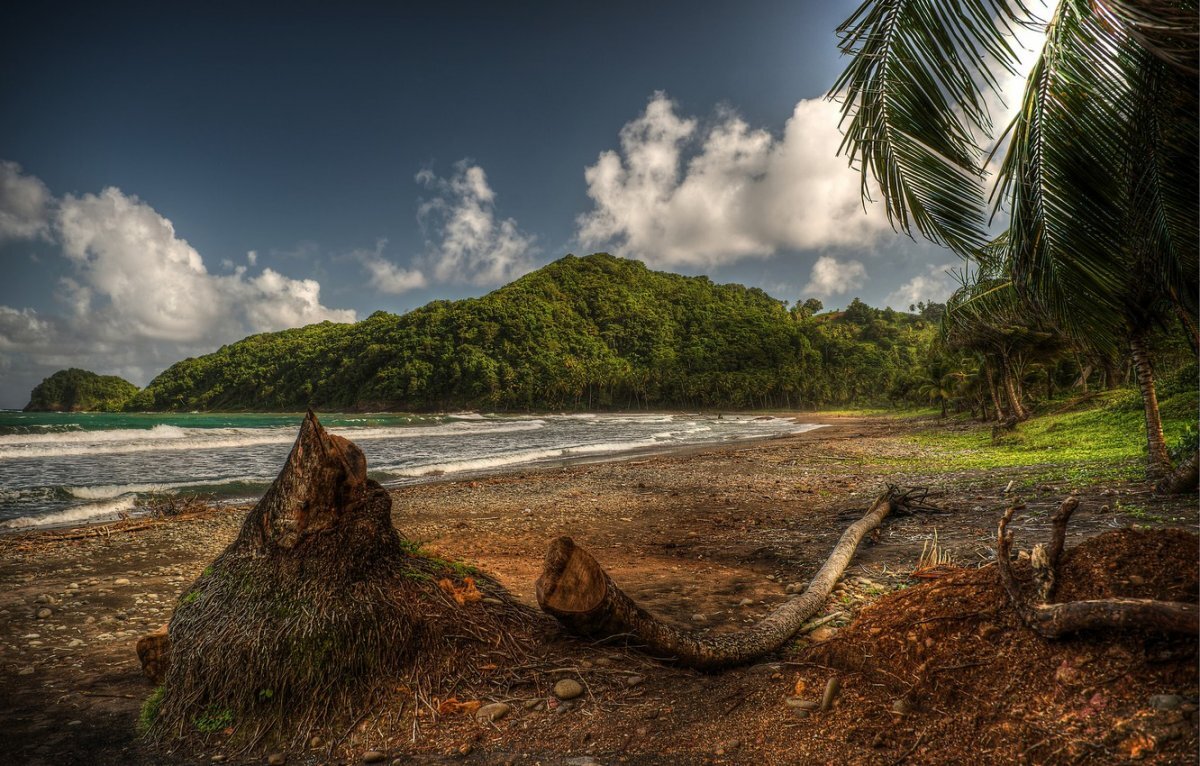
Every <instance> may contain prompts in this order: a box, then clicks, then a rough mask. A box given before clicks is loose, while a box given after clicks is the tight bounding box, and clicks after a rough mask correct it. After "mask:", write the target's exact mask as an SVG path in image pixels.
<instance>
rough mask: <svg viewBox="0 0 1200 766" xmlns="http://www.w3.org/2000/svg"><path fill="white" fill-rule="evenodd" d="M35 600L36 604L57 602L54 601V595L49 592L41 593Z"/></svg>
mask: <svg viewBox="0 0 1200 766" xmlns="http://www.w3.org/2000/svg"><path fill="white" fill-rule="evenodd" d="M33 601H34V603H35V604H53V603H56V602H55V601H54V596H51V595H50V594H49V593H43V594H42V595H40V596H38V597H37V598H35V599H34V600H33Z"/></svg>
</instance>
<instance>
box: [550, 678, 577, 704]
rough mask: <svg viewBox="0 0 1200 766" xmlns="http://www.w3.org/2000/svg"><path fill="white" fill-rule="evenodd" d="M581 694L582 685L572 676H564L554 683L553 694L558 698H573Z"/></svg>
mask: <svg viewBox="0 0 1200 766" xmlns="http://www.w3.org/2000/svg"><path fill="white" fill-rule="evenodd" d="M580 694H583V686H582V685H581V684H580V683H579V682H578V681H576V680H575V679H574V678H564V679H562V680H561V681H559V682H558V683H556V684H554V696H555V697H558V698H559V699H560V700H573V699H575V698H576V697H578V696H579V695H580Z"/></svg>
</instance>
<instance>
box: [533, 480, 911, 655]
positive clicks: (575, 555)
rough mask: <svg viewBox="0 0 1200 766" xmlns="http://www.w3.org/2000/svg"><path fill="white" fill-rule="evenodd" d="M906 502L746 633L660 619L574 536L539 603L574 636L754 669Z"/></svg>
mask: <svg viewBox="0 0 1200 766" xmlns="http://www.w3.org/2000/svg"><path fill="white" fill-rule="evenodd" d="M902 497H903V496H902V495H901V494H900V493H899V492H898V491H897V490H895V489H889V490H888V491H887V492H886V493H884V494H883V495H880V496H879V498H878V499H877V500H876V501H875V502H874V504H872V506H871V508H870V510H868V511H867V513H866V515H865V516H863V517H862V518H861V519H859V520H858V521H856V522H854V523H853V524H851V525H850V527H849V528H848V529H847V530H846V531H845V533H844V534H843V535H842V538H841V539H840V540H839V541H838V543H837V545H836V546H835V547H834V549H833V552H832V553H831V554H830V555H829V558H828V559H826V561H825V563H824V565H823V566H822V567H821V569H820V570H819V571H818V572H817V574H816V575H815V576H814V577H813V579H812V582H811V583H810V584H809V586H808V589H807V590H805V591H804V592H803V593H802V594H800V595H798V596H795V597H794V598H792V599H791V600H789V601H787V602H786V603H784V604H783V605H782V606H780V607H779V608H777V609H776V610H775V611H774V612H772V613H771V614H769V615H767V616H766V617H765V618H763V619H762V620H761V621H759V622H758V623H757V624H756V625H754V626H753V627H751V628H748V629H746V630H744V631H740V632H738V633H732V634H727V635H719V636H707V635H701V634H698V633H696V632H695V631H690V630H686V629H682V628H679V627H676V626H674V625H672V624H670V623H667V622H664V621H663V620H661V619H659V618H657V617H655V616H654V615H652V614H650V613H649V612H647V611H646V610H645V609H643V608H642V607H640V606H638V605H637V603H635V602H634V601H633V599H631V598H629V596H627V595H626V594H625V593H624V592H623V591H622V590H621V589H620V588H619V587H617V584H616V583H614V582H613V581H612V578H611V577H609V576H608V574H607V573H606V572H605V571H604V569H603V567H601V566H600V564H599V562H597V561H596V559H595V558H593V557H592V556H591V554H589V553H588V552H587V551H585V550H584V549H583V548H580V547H579V546H578V545H576V544H575V543H574V542H573V541H572V540H571V538H569V537H560V538H558V539H557V540H555V541H554V542H553V543H551V545H550V550H549V551H548V552H547V553H546V561H545V565H544V567H543V570H542V574H541V576H540V577H539V578H538V580H537V600H538V604H539V605H540V606H541V608H542V610H543V611H545V612H546V613H547V614H550V615H552V616H554V617H555V618H556V619H557V620H558V621H559V622H560V623H562V624H563V625H564V626H565V627H566V628H567V629H568V630H569V631H571V632H573V633H576V634H579V635H583V636H589V637H594V638H612V637H626V638H627V639H628V640H629V641H630V643H631V644H632V645H634V646H636V647H638V648H640V649H642V650H643V651H645V652H647V653H649V654H652V655H654V656H656V657H663V658H669V659H671V660H673V661H674V662H676V663H678V664H680V665H684V666H686V667H691V668H696V669H700V670H718V669H721V668H726V667H731V666H734V665H739V664H742V663H746V662H749V661H751V660H754V659H756V658H758V657H761V656H763V655H764V654H768V653H770V652H773V651H776V650H777V649H779V648H780V647H782V646H783V645H784V644H786V643H787V642H788V641H789V640H790V639H791V638H792V636H794V635H795V634H796V632H797V631H798V630H799V629H800V628H801V626H803V624H804V622H805V621H806V620H807V619H808V618H809V617H811V616H812V615H813V614H815V613H816V612H817V610H818V609H820V608H821V606H822V604H824V603H825V599H826V598H827V597H828V596H829V593H830V592H831V591H832V590H833V586H834V585H835V584H836V583H837V581H838V578H839V577H841V575H842V572H844V571H845V569H846V567H847V566H848V565H849V563H850V560H851V559H852V558H853V557H854V552H855V551H856V550H857V548H858V545H859V543H860V542H861V541H862V539H863V537H864V536H865V535H866V534H867V533H869V532H870V531H871V530H873V529H875V528H876V527H878V526H879V525H880V523H882V521H883V520H884V519H885V518H886V517H887V515H888V514H889V513H891V512H892V511H893V509H895V508H896V507H897V506H898V504H900V503H901V502H902Z"/></svg>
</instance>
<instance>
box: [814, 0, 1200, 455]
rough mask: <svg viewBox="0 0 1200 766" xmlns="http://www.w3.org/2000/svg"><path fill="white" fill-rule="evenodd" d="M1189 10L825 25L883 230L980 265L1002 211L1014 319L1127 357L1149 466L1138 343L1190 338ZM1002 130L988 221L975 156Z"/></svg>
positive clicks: (907, 6)
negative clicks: (1012, 89) (1019, 78)
mask: <svg viewBox="0 0 1200 766" xmlns="http://www.w3.org/2000/svg"><path fill="white" fill-rule="evenodd" d="M1197 15H1198V14H1197V5H1196V2H1195V1H1194V0H1183V1H1176V2H1170V1H1169V0H1141V2H1134V1H1133V0H1061V1H1060V2H1059V3H1058V5H1057V7H1055V8H1054V9H1053V10H1052V12H1051V13H1050V15H1049V18H1048V20H1045V21H1039V20H1038V19H1036V18H1035V17H1034V15H1033V14H1032V13H1031V12H1030V10H1029V9H1028V8H1027V7H1026V6H1025V5H1024V3H1023V2H1022V0H958V1H957V2H949V1H947V0H866V2H864V3H863V4H862V5H861V6H860V7H859V8H858V10H857V11H855V13H854V14H853V15H852V16H851V17H850V18H849V19H847V21H846V22H845V23H844V24H842V26H841V27H839V29H838V32H839V35H840V36H841V43H840V48H841V50H842V51H843V52H844V53H846V54H849V55H850V57H851V60H850V63H849V65H848V66H847V68H846V70H845V72H843V74H842V75H841V77H840V78H839V79H838V80H837V82H836V84H835V85H834V88H833V90H832V91H831V94H830V95H831V96H832V97H836V98H840V99H842V114H843V126H844V128H845V139H844V142H843V146H842V151H843V153H845V154H847V155H848V156H849V159H850V161H851V163H858V164H859V166H860V169H861V172H862V179H863V181H862V182H863V194H864V198H866V197H869V195H870V191H871V189H872V182H873V183H875V184H878V189H879V193H880V195H881V196H882V199H883V202H884V205H885V209H886V211H887V214H888V217H889V220H890V221H891V222H892V225H893V227H894V228H896V229H898V230H900V231H903V232H905V233H908V234H910V235H911V234H912V230H913V229H914V228H915V229H916V230H917V232H919V233H920V234H921V235H922V236H924V237H926V238H927V239H930V240H931V241H934V242H937V243H939V244H942V245H944V246H946V247H949V248H950V249H952V250H954V251H955V252H957V253H958V254H959V255H961V256H963V257H965V258H968V259H979V258H981V257H983V258H988V257H994V255H995V253H989V252H988V251H989V248H986V247H985V245H987V243H988V241H989V239H990V237H989V233H988V231H987V224H988V222H989V212H990V215H991V216H992V217H995V216H996V215H997V213H999V214H1001V216H1007V224H1006V226H1005V228H1004V236H1003V242H1002V244H1003V248H1002V251H1003V252H1002V257H1001V258H1000V260H1001V261H1002V262H1003V264H1004V267H1003V270H1002V274H1001V275H1000V277H999V278H1000V279H1001V280H1002V281H1006V282H1007V283H1009V284H1011V286H1012V289H1013V291H1014V293H1015V295H1016V296H1017V297H1018V298H1019V299H1020V300H1021V301H1022V303H1023V304H1024V305H1025V306H1026V308H1027V310H1031V311H1034V312H1037V313H1038V314H1040V315H1042V316H1043V317H1045V318H1046V319H1049V320H1052V321H1053V323H1054V324H1055V325H1057V326H1058V327H1061V328H1062V329H1063V330H1065V331H1066V332H1068V333H1069V334H1070V335H1071V336H1072V337H1073V338H1074V339H1075V340H1076V342H1077V343H1080V344H1085V345H1087V346H1090V347H1092V348H1095V349H1098V350H1100V351H1102V352H1111V351H1112V350H1114V349H1117V348H1119V347H1125V348H1127V349H1128V350H1129V351H1130V353H1131V355H1132V357H1133V360H1134V364H1135V366H1136V368H1137V373H1138V381H1139V386H1140V388H1141V390H1142V394H1143V402H1144V405H1145V414H1146V425H1147V445H1148V452H1149V454H1150V470H1151V473H1152V474H1159V473H1162V472H1164V471H1166V470H1168V469H1169V467H1170V460H1169V457H1167V453H1166V451H1165V445H1164V443H1163V439H1162V424H1161V418H1160V417H1159V414H1158V406H1157V401H1156V399H1155V396H1154V375H1153V368H1152V365H1151V360H1150V356H1149V352H1148V350H1147V344H1146V336H1147V334H1148V332H1149V330H1150V328H1151V327H1153V326H1154V325H1155V324H1156V323H1162V322H1164V321H1165V319H1166V318H1167V317H1170V316H1175V317H1177V318H1178V319H1179V320H1180V324H1181V325H1182V327H1183V328H1184V330H1185V331H1186V332H1187V333H1188V334H1189V340H1190V341H1191V342H1192V344H1193V348H1195V347H1196V344H1197V335H1196V327H1197V321H1196V316H1197V309H1198V307H1197V293H1198V291H1200V278H1198V273H1197V272H1198V265H1197V261H1198V259H1197V251H1198V247H1197V230H1198V229H1200V220H1198V216H1197V211H1198V208H1200V200H1198V195H1197V188H1198V180H1200V176H1198V173H1197V147H1198V144H1200V142H1198V139H1197V136H1198V132H1200V128H1198V124H1200V109H1198V106H1197V90H1198V88H1200V81H1198V78H1197V72H1198V67H1197V40H1198V23H1197ZM1036 25H1041V26H1042V27H1043V29H1044V32H1045V43H1044V45H1043V47H1042V49H1041V51H1040V54H1039V55H1038V57H1037V59H1036V61H1035V62H1034V66H1033V68H1032V70H1031V72H1030V74H1029V77H1028V79H1027V80H1026V86H1025V92H1024V95H1023V97H1022V100H1021V104H1020V111H1019V113H1018V114H1017V116H1016V118H1015V119H1014V121H1013V122H1012V124H1011V125H1010V126H1009V127H1008V128H1007V130H1005V131H1003V132H1002V133H999V134H998V133H997V131H995V130H994V128H993V126H992V123H991V115H990V114H989V112H988V109H987V107H986V103H987V95H988V93H989V92H991V91H996V90H997V89H998V80H999V77H1000V76H1001V75H1002V74H1003V73H1004V72H1006V71H1007V72H1010V73H1012V72H1015V68H1016V65H1017V64H1018V52H1017V47H1018V46H1017V45H1016V43H1015V39H1016V35H1015V32H1016V30H1017V29H1019V28H1021V27H1023V26H1036ZM1003 138H1007V140H1008V147H1007V150H1006V154H1005V156H1004V160H1003V163H1002V164H1001V166H1000V170H999V174H998V176H997V179H996V182H995V185H994V186H993V188H992V191H991V197H992V199H991V205H990V207H991V209H990V211H989V209H988V208H989V205H988V203H987V200H986V199H985V188H984V181H985V170H984V169H985V165H986V160H987V159H988V156H989V155H988V154H987V151H986V150H987V147H989V146H996V145H998V144H999V143H1000V142H1001V141H1000V139H1003ZM993 249H994V248H993Z"/></svg>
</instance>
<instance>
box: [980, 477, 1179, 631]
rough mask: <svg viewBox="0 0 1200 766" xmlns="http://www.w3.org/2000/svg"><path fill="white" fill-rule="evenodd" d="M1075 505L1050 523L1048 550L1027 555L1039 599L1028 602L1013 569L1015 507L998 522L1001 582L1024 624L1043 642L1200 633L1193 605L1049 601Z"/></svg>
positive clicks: (1148, 601)
mask: <svg viewBox="0 0 1200 766" xmlns="http://www.w3.org/2000/svg"><path fill="white" fill-rule="evenodd" d="M1077 507H1079V501H1078V500H1077V499H1076V498H1074V497H1068V498H1067V499H1066V500H1065V501H1063V504H1062V506H1061V507H1060V508H1059V509H1058V511H1057V512H1056V513H1055V515H1054V518H1053V520H1052V528H1053V532H1052V536H1051V541H1050V547H1049V548H1048V549H1046V548H1042V547H1041V546H1038V549H1035V551H1034V554H1033V555H1032V556H1031V557H1030V559H1031V562H1032V564H1033V568H1034V580H1035V582H1036V583H1037V592H1038V598H1037V600H1036V601H1030V600H1027V599H1026V598H1025V597H1024V596H1023V595H1022V593H1021V586H1020V584H1019V583H1018V582H1017V578H1016V576H1015V575H1014V574H1013V571H1012V532H1010V531H1009V529H1008V524H1009V522H1010V521H1012V517H1013V513H1014V512H1015V511H1016V508H1015V507H1010V508H1009V509H1008V510H1007V511H1005V512H1004V516H1002V517H1001V519H1000V527H999V532H998V535H997V540H996V565H997V567H998V568H999V570H1000V582H1001V583H1002V584H1003V585H1004V590H1005V591H1006V592H1007V593H1008V597H1009V599H1010V600H1011V601H1012V603H1013V606H1015V607H1016V608H1017V611H1018V612H1020V614H1021V619H1022V620H1024V621H1025V624H1026V625H1028V626H1029V627H1030V628H1032V629H1033V630H1034V631H1036V632H1037V633H1039V634H1041V635H1042V636H1045V637H1046V638H1059V637H1061V636H1065V635H1068V634H1071V633H1077V632H1079V631H1081V630H1096V629H1110V630H1111V629H1139V630H1150V631H1159V632H1163V633H1183V634H1187V635H1192V636H1195V635H1197V634H1200V610H1198V609H1197V606H1196V605H1195V604H1188V603H1182V602H1176V601H1156V600H1154V599H1148V598H1111V599H1094V600H1088V601H1071V602H1068V603H1064V604H1053V603H1047V602H1048V601H1049V599H1051V598H1053V595H1054V588H1055V585H1056V584H1057V576H1058V565H1059V559H1060V557H1061V554H1062V549H1063V543H1064V540H1065V539H1066V530H1067V522H1068V521H1070V518H1071V514H1072V513H1074V512H1075V509H1076V508H1077Z"/></svg>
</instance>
